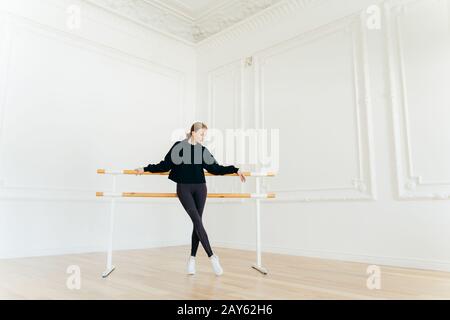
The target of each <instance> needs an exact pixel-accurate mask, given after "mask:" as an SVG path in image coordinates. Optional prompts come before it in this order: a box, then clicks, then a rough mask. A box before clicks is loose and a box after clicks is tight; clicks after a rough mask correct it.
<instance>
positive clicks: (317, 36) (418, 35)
mask: <svg viewBox="0 0 450 320" xmlns="http://www.w3.org/2000/svg"><path fill="white" fill-rule="evenodd" d="M374 4H376V5H378V8H380V10H381V18H382V21H381V29H380V30H378V29H369V28H368V27H367V23H366V22H367V20H368V19H369V18H373V17H374V15H373V14H372V13H370V14H369V13H366V9H367V8H369V7H370V6H372V5H374ZM449 8H450V5H449V1H447V0H414V1H410V0H401V1H386V2H385V4H384V5H383V4H382V3H381V2H380V1H375V2H374V1H361V0H348V1H320V0H319V1H306V2H305V1H296V0H293V1H284V2H282V3H281V4H280V5H278V6H276V7H275V8H273V9H271V10H268V11H265V12H262V13H261V14H259V15H257V16H256V17H254V18H252V19H250V20H249V21H247V22H245V23H241V24H240V25H238V26H236V27H235V28H232V30H230V31H229V32H225V33H222V34H220V35H217V36H214V37H212V38H211V39H209V40H206V41H204V42H203V43H202V44H201V45H200V46H199V48H198V61H199V63H198V105H199V110H202V112H203V114H205V117H207V118H208V117H209V121H210V122H211V123H212V124H213V126H214V128H221V129H226V128H233V127H236V128H237V127H241V126H242V127H244V128H253V127H261V128H267V129H272V128H274V129H280V138H281V142H280V167H279V174H278V176H277V177H276V178H273V179H272V178H268V179H267V180H266V185H265V188H266V190H268V191H275V192H277V199H275V200H273V201H272V200H268V201H265V202H264V203H263V216H262V217H263V220H262V221H263V222H262V223H263V225H262V235H263V238H262V239H263V250H264V251H271V252H281V253H288V254H298V255H305V256H316V257H324V258H333V259H345V260H353V261H361V262H367V263H377V264H390V265H398V266H406V267H419V268H431V269H441V270H450V233H449V232H448V230H449V228H450V202H449V200H450V166H449V165H448V164H449V163H450V161H449V160H450V131H449V129H448V119H450V99H449V93H448V88H449V85H450V79H449V75H450V72H449V71H450V54H449V53H450V50H449V49H450V48H449V44H450V42H449V36H450V33H449V26H450V21H449V12H450V9H449ZM363 12H364V14H361V13H363ZM247 57H253V64H252V65H251V66H246V64H245V63H244V61H245V59H246V58H247ZM252 182H253V181H252V180H250V181H249V182H248V184H249V185H246V186H245V187H244V189H248V190H251V189H252V188H253V187H254V186H253V185H252ZM228 187H229V186H221V187H220V188H219V187H218V185H217V184H216V185H215V189H214V190H220V191H225V189H227V188H228ZM207 213H208V214H207V215H206V219H207V224H208V226H209V233H210V234H211V236H210V238H211V239H212V242H213V244H214V245H223V246H229V247H234V248H246V249H253V248H254V246H255V232H254V227H255V222H254V208H253V206H252V204H251V203H247V205H244V206H243V205H241V203H240V202H238V203H228V204H225V203H219V204H215V203H211V204H210V205H209V209H208V208H207ZM270 263H271V262H270V261H266V264H267V267H268V268H269V269H270Z"/></svg>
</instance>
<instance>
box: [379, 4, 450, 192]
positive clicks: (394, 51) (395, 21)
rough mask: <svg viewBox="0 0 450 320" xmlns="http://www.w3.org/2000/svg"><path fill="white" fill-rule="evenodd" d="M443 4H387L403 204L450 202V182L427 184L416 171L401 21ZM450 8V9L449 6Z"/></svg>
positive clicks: (392, 89) (394, 116) (397, 166)
mask: <svg viewBox="0 0 450 320" xmlns="http://www.w3.org/2000/svg"><path fill="white" fill-rule="evenodd" d="M425 2H426V3H427V4H430V2H433V3H440V2H442V1H441V0H431V1H430V0H427V1H425V0H393V1H387V2H385V3H384V11H385V15H386V24H387V28H386V35H385V36H386V42H387V46H386V47H387V60H388V71H389V83H390V100H391V108H392V118H393V125H394V128H393V131H394V143H395V154H396V171H397V187H398V197H399V198H400V199H402V200H408V199H413V200H418V199H428V200H450V181H426V180H425V178H424V177H423V176H421V175H419V174H418V173H417V172H415V170H414V161H413V158H412V152H411V147H412V139H411V128H410V123H409V113H410V110H409V105H408V89H407V84H406V74H405V62H404V48H403V45H402V44H403V41H402V39H403V33H402V28H401V26H400V19H401V17H402V16H404V15H406V14H407V12H408V9H409V8H410V7H412V6H416V5H423V4H424V3H425ZM449 7H450V6H449Z"/></svg>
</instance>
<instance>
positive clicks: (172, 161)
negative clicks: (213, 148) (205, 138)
mask: <svg viewBox="0 0 450 320" xmlns="http://www.w3.org/2000/svg"><path fill="white" fill-rule="evenodd" d="M203 169H206V171H208V172H209V173H212V174H215V175H224V174H230V173H236V172H238V170H239V168H237V167H235V166H233V165H230V166H221V165H219V164H218V163H217V161H216V159H215V158H214V156H213V155H212V154H211V153H210V152H209V150H208V148H206V147H205V146H203V145H202V144H200V143H196V144H195V145H193V144H191V143H189V141H188V139H184V140H180V141H177V142H175V143H174V144H173V146H172V147H171V148H170V150H169V152H167V154H166V156H165V157H164V160H162V161H161V162H160V163H158V164H149V165H147V166H146V167H144V171H145V172H167V171H169V170H170V173H169V177H168V178H169V179H170V180H172V181H174V182H177V183H205V182H206V180H205V173H204V170H203Z"/></svg>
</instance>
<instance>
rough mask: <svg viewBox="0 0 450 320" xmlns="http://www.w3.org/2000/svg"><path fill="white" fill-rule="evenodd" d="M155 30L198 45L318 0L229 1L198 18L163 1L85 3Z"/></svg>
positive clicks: (134, 0)
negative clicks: (277, 9)
mask: <svg viewBox="0 0 450 320" xmlns="http://www.w3.org/2000/svg"><path fill="white" fill-rule="evenodd" d="M85 1H86V2H88V3H91V4H93V5H96V6H98V7H101V8H103V9H106V10H108V11H110V12H113V13H115V14H117V15H119V16H122V17H125V18H128V19H130V20H132V21H134V22H137V23H139V24H141V25H143V26H145V27H148V28H150V29H152V30H157V31H160V32H162V33H164V34H170V35H171V36H174V37H175V38H177V39H179V40H182V41H185V42H186V41H187V42H189V43H190V44H196V43H199V42H201V41H204V40H205V39H207V38H209V37H211V36H213V35H216V34H218V33H221V32H223V31H225V30H227V29H229V28H230V27H233V26H234V25H236V24H239V23H241V22H243V21H245V20H247V19H249V18H251V17H252V16H254V15H256V14H258V13H260V12H261V11H265V10H268V9H270V8H271V7H273V6H275V5H277V4H280V3H285V2H287V3H289V2H302V3H303V2H308V3H309V2H312V1H315V0H229V1H224V2H223V3H219V4H217V5H216V6H211V7H210V8H207V9H206V11H204V12H203V13H201V14H198V15H197V16H194V15H192V13H189V12H186V11H183V7H181V6H171V5H170V4H168V3H167V2H166V3H165V2H163V1H161V0H85Z"/></svg>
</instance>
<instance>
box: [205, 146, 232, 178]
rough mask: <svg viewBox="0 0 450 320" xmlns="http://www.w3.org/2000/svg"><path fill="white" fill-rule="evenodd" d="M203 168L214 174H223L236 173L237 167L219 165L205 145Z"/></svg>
mask: <svg viewBox="0 0 450 320" xmlns="http://www.w3.org/2000/svg"><path fill="white" fill-rule="evenodd" d="M202 164H203V168H204V169H206V171H208V172H209V173H212V174H216V175H224V174H231V173H238V171H239V168H237V167H235V166H233V165H230V166H222V165H220V164H219V163H218V162H217V161H216V159H215V158H214V156H213V155H212V154H211V152H209V150H208V148H206V147H205V150H204V151H203V161H202Z"/></svg>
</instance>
